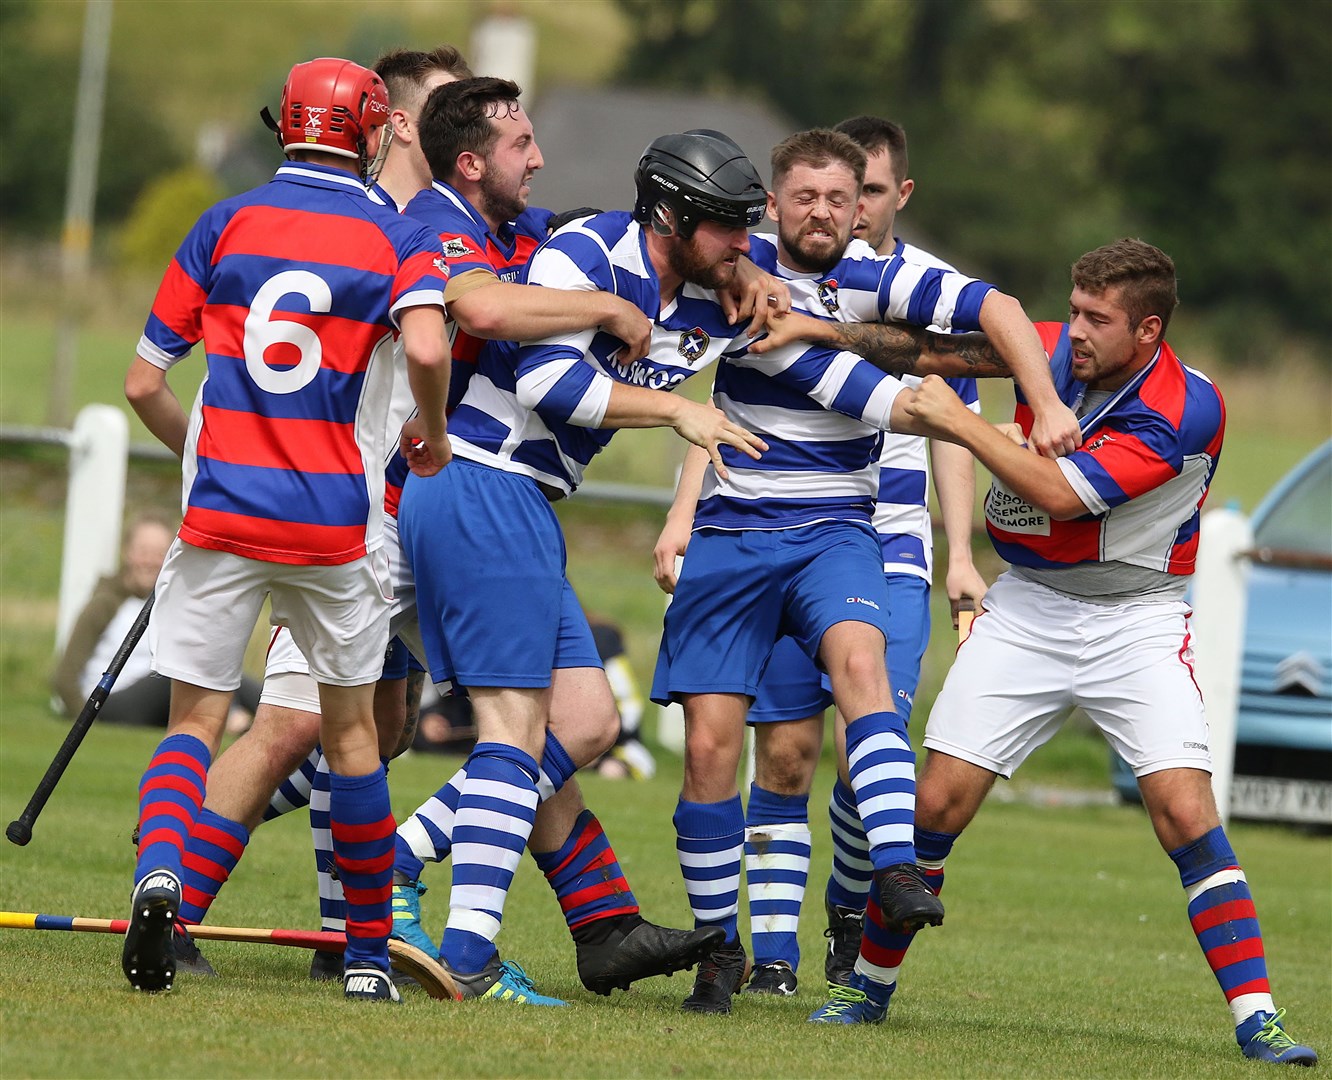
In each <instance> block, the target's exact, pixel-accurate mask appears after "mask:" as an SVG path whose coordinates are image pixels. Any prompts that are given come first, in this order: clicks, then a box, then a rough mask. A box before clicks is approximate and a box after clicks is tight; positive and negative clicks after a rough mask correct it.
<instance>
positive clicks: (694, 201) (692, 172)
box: [634, 128, 768, 240]
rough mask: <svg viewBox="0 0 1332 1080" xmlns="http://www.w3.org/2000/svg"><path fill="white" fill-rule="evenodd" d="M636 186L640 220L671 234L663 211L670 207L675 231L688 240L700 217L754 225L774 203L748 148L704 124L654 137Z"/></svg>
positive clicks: (737, 225)
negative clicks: (705, 127)
mask: <svg viewBox="0 0 1332 1080" xmlns="http://www.w3.org/2000/svg"><path fill="white" fill-rule="evenodd" d="M634 187H635V189H636V192H637V194H636V198H635V201H634V220H635V221H637V222H640V223H641V224H644V225H646V224H651V225H652V227H653V229H655V230H656V231H658V232H661V233H667V232H670V231H671V225H670V223H669V222H668V221H666V220H665V219H664V218H662V217H661V216H660V213H659V209H658V208H659V207H661V206H663V205H664V206H667V207H669V208H670V209H671V211H672V213H673V214H674V218H675V226H674V228H675V232H677V233H678V234H679V235H680V236H681V237H682V238H683V239H686V240H687V239H689V237H691V236H693V234H694V229H695V227H696V226H697V225H698V223H699V222H700V221H716V222H719V223H720V224H722V225H726V226H729V227H731V228H744V229H752V228H753V227H754V226H755V225H757V224H758V223H759V222H760V221H762V220H763V211H764V208H765V207H766V206H767V201H768V192H767V190H766V189H765V188H764V186H763V181H762V180H761V179H760V178H759V174H758V170H757V169H755V168H754V166H753V164H752V163H751V162H750V160H749V158H747V157H745V153H744V151H743V150H741V149H740V147H739V146H738V145H737V144H736V143H735V142H734V141H733V140H731V139H729V138H727V137H726V136H725V135H723V134H722V133H721V132H720V131H711V130H706V129H702V128H698V129H695V130H693V131H685V132H682V133H680V134H678V135H663V136H661V137H660V138H657V139H653V140H652V142H651V143H649V144H648V147H647V149H646V150H644V151H643V156H642V158H641V159H640V160H639V162H638V169H637V171H636V172H635V173H634Z"/></svg>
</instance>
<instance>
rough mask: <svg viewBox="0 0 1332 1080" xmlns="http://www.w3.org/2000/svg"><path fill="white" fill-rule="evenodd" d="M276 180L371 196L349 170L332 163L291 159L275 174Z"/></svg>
mask: <svg viewBox="0 0 1332 1080" xmlns="http://www.w3.org/2000/svg"><path fill="white" fill-rule="evenodd" d="M273 179H274V180H287V181H290V182H292V183H296V184H307V185H309V186H310V187H322V188H336V189H338V190H345V191H347V192H350V193H352V194H359V195H361V196H362V197H363V198H367V199H368V198H369V197H370V196H369V193H368V192H367V191H366V188H365V185H364V184H363V183H361V181H360V180H358V179H357V178H356V177H354V176H352V174H351V173H349V172H344V171H343V170H342V169H337V168H334V167H333V166H331V165H315V164H312V163H311V162H308V161H289V162H287V164H285V165H283V166H281V167H280V168H279V169H278V171H277V172H276V173H275V174H274V175H273Z"/></svg>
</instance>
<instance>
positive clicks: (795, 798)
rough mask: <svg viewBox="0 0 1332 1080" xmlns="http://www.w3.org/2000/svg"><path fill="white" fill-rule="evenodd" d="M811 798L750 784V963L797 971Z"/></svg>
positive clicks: (747, 824) (747, 817) (747, 842)
mask: <svg viewBox="0 0 1332 1080" xmlns="http://www.w3.org/2000/svg"><path fill="white" fill-rule="evenodd" d="M809 849H810V835H809V795H808V794H805V795H778V794H777V793H775V792H772V791H768V790H767V789H766V788H761V787H759V785H758V784H751V785H750V787H749V806H748V808H747V809H746V812H745V885H746V888H747V890H748V893H749V934H750V941H751V943H752V945H753V951H754V963H755V964H756V965H757V964H775V963H777V962H779V961H781V962H783V963H786V964H789V965H790V967H791V970H792V971H795V970H796V969H798V968H799V967H800V943H799V941H798V940H797V938H796V927H797V926H798V924H799V922H800V905H801V903H803V902H804V899H805V886H806V885H807V884H808V883H809Z"/></svg>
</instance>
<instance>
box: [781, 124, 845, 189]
mask: <svg viewBox="0 0 1332 1080" xmlns="http://www.w3.org/2000/svg"><path fill="white" fill-rule="evenodd" d="M834 161H837V162H841V163H842V164H844V165H846V166H847V167H848V168H849V169H850V170H851V171H852V172H853V173H855V176H856V184H857V185H859V184H863V183H864V182H865V151H864V150H862V149H861V148H860V147H859V146H857V145H856V143H855V141H854V140H852V139H850V138H848V137H847V136H846V135H843V134H842V133H841V132H837V131H833V130H832V129H831V128H810V129H809V130H808V131H797V132H796V133H795V134H794V135H788V136H787V137H786V138H785V139H783V140H782V141H781V142H779V143H778V144H777V145H776V146H774V147H773V148H772V186H773V187H774V188H776V187H777V186H778V184H779V183H780V182H781V179H782V178H783V177H784V176H786V174H787V173H789V172H790V171H791V170H792V169H793V168H795V166H797V165H810V166H812V167H814V168H816V169H820V168H822V167H823V166H825V165H828V164H830V163H831V162H834Z"/></svg>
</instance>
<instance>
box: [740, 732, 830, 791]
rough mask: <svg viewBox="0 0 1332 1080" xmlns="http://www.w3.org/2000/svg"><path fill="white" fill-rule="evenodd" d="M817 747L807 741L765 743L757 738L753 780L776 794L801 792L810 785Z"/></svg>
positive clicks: (816, 756)
mask: <svg viewBox="0 0 1332 1080" xmlns="http://www.w3.org/2000/svg"><path fill="white" fill-rule="evenodd" d="M817 765H818V750H817V749H814V750H813V752H811V748H810V747H809V746H806V745H803V744H802V745H787V744H784V745H779V746H768V745H766V744H765V742H764V741H763V740H760V741H759V744H758V753H757V755H756V758H755V762H754V782H755V783H757V784H758V786H759V787H761V788H764V789H766V790H767V791H771V792H773V793H774V794H776V795H804V794H805V793H807V792H808V791H809V789H810V784H811V782H812V781H813V778H814V769H815V767H816V766H817Z"/></svg>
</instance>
